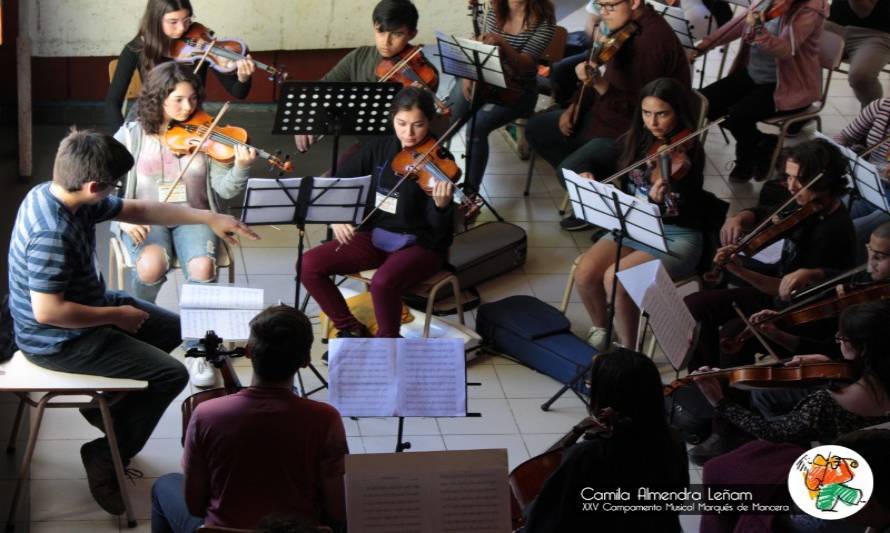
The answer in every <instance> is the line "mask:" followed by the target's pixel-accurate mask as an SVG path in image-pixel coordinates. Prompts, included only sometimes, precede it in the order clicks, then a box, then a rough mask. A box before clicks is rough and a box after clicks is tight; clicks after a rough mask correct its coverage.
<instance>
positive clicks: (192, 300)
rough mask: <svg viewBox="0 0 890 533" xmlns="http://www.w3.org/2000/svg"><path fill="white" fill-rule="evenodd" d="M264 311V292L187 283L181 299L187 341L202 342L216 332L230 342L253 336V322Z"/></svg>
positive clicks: (182, 326)
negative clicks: (201, 339)
mask: <svg viewBox="0 0 890 533" xmlns="http://www.w3.org/2000/svg"><path fill="white" fill-rule="evenodd" d="M262 309H263V289H251V288H249V287H232V286H226V285H217V284H204V283H200V284H199V283H186V284H185V285H183V286H182V293H181V294H180V297H179V322H180V327H181V329H182V338H183V339H200V338H202V337H203V336H204V335H205V334H206V333H207V332H208V331H210V330H213V331H214V332H215V333H216V334H217V335H218V336H219V337H221V338H223V339H225V340H227V341H243V340H247V338H248V337H249V336H250V321H251V319H253V317H255V316H256V315H257V314H259V312H260V311H261V310H262Z"/></svg>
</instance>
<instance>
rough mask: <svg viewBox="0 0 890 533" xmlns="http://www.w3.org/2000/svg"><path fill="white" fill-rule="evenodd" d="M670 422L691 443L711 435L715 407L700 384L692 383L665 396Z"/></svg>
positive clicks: (665, 405) (696, 442) (665, 406)
mask: <svg viewBox="0 0 890 533" xmlns="http://www.w3.org/2000/svg"><path fill="white" fill-rule="evenodd" d="M664 409H665V411H666V412H667V417H668V422H669V423H670V425H671V426H673V427H674V428H676V429H677V431H679V432H680V434H681V435H683V439H684V440H685V441H686V442H688V443H689V444H698V443H700V442H701V441H703V440H705V439H706V438H708V437H709V436H710V435H711V419H712V418H714V408H713V407H712V406H711V404H710V402H708V400H707V399H706V398H705V397H704V395H703V394H702V393H701V391H700V390H699V388H698V386H697V385H695V384H694V383H690V384H689V385H686V386H685V387H680V388H679V389H677V390H675V391H674V393H673V394H671V395H670V396H666V397H665V398H664Z"/></svg>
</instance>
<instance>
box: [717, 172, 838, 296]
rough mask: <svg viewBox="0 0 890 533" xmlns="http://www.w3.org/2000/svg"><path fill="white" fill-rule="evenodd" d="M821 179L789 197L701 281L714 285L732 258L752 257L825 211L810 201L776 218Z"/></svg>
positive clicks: (819, 205) (821, 204) (812, 181)
mask: <svg viewBox="0 0 890 533" xmlns="http://www.w3.org/2000/svg"><path fill="white" fill-rule="evenodd" d="M821 178H822V173H821V172H820V173H819V174H817V175H816V177H815V178H813V179H812V180H810V181H809V182H808V183H807V184H806V185H804V186H803V187H802V188H801V189H800V190H799V191H797V192H796V193H795V194H793V195H792V196H791V198H789V199H788V200H787V201H786V202H785V203H784V204H782V205H781V206H779V208H778V209H776V211H775V212H773V214H772V215H771V216H769V217H767V218H766V220H764V221H763V222H762V223H761V224H760V225H759V226H758V227H757V228H755V229H754V231H752V232H751V233H749V234H748V235H746V236H745V238H743V239H742V240H741V241H739V243H738V244H737V245H736V247H735V250H734V251H733V252H732V254H730V255H729V256H727V257H726V258H724V259H723V260H721V261H719V262H717V261H715V262H714V266H713V268H712V269H711V271H710V272H706V273H705V274H704V275H703V276H702V279H703V280H704V281H705V282H706V283H708V284H710V285H713V284H716V283H717V282H718V281H719V279H720V274H721V272H722V270H723V269H724V268H725V267H726V265H728V264H729V262H730V261H731V260H732V258H733V257H735V256H736V255H738V254H745V255H747V256H749V257H750V256H752V255H754V254H756V253H757V252H759V251H760V250H763V249H764V248H766V247H767V246H769V245H770V244H772V243H774V242H776V241H777V240H779V239H780V238H781V237H782V236H783V235H784V234H785V233H787V232H789V231H791V230H792V229H794V228H795V227H797V226H798V225H800V224H801V223H803V222H804V221H806V220H809V218H810V217H812V216H814V215H817V214H819V213H821V212H822V211H823V210H824V209H825V205H823V203H822V202H820V201H818V200H812V201H810V202H807V203H806V204H805V205H804V206H803V207H800V208H798V209H797V210H795V211H794V212H793V213H791V214H790V215H788V216H786V217H784V218H777V217H778V214H779V213H781V212H782V211H783V210H784V209H785V208H786V207H788V206H789V205H790V204H791V202H793V201H794V200H795V198H797V195H799V194H800V193H802V192H803V191H805V190H806V189H808V188H809V187H810V186H811V185H813V184H814V183H816V182H817V181H818V180H819V179H821Z"/></svg>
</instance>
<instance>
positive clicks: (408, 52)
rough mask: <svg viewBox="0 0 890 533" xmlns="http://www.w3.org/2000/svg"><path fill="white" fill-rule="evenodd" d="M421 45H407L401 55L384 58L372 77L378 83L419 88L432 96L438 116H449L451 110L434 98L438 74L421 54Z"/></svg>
mask: <svg viewBox="0 0 890 533" xmlns="http://www.w3.org/2000/svg"><path fill="white" fill-rule="evenodd" d="M421 50H423V45H417V46H411V45H408V46H407V47H405V49H404V50H402V53H401V54H398V55H395V56H393V57H385V58H383V59H381V60H380V62H379V63H377V66H376V67H375V68H374V75H376V76H377V78H378V80H379V81H382V82H383V81H395V82H398V83H401V84H402V86H403V87H420V88H423V89H426V90H428V91H429V92H430V94H432V95H433V101H434V102H435V103H436V109H437V110H438V112H439V114H440V115H445V116H447V115H450V114H451V108H449V107H448V105H446V104H445V102H443V101H442V100H441V99H439V97H437V96H436V89H438V88H439V74H438V72H436V69H435V67H433V65H431V64H430V62H429V61H427V59H426V57H424V55H423V54H422V53H421Z"/></svg>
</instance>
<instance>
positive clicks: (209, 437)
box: [151, 305, 349, 533]
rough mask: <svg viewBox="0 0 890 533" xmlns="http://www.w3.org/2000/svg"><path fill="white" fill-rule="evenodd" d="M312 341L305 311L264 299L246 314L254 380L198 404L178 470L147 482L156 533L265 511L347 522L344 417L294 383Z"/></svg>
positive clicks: (246, 519) (250, 522) (250, 523)
mask: <svg viewBox="0 0 890 533" xmlns="http://www.w3.org/2000/svg"><path fill="white" fill-rule="evenodd" d="M312 340H313V336H312V325H311V324H310V322H309V319H308V318H306V315H304V314H303V313H302V312H300V311H297V310H296V309H294V308H292V307H288V306H284V305H280V306H277V307H271V308H269V309H266V310H264V311H263V312H262V313H260V314H259V315H257V316H256V317H255V318H254V319H253V320H251V322H250V339H248V341H247V349H246V352H247V357H248V358H249V359H250V362H251V365H252V366H253V379H252V381H251V384H250V386H249V387H247V388H245V389H243V390H241V391H240V392H238V393H237V394H232V395H229V396H224V397H221V398H217V399H214V400H210V401H207V402H204V403H202V404H201V405H199V406H198V408H197V409H195V411H194V413H193V414H192V417H191V420H190V422H189V426H188V430H187V431H186V437H185V451H184V452H183V456H182V467H183V470H184V474H178V473H175V474H167V475H165V476H162V477H161V478H160V479H158V480H157V481H156V482H155V484H154V486H153V487H152V514H151V528H152V531H153V532H170V531H176V532H180V531H183V532H185V531H188V532H190V533H191V532H193V531H194V530H195V529H197V528H198V527H200V526H201V525H208V526H218V527H231V528H253V527H256V526H257V524H258V523H259V521H260V519H261V518H263V517H265V516H268V515H272V514H274V515H278V516H290V517H295V518H297V519H299V520H301V521H303V522H305V523H306V524H309V525H330V526H334V527H335V528H336V527H338V526H340V525H342V524H343V523H344V522H345V517H346V512H345V496H344V489H343V475H344V466H345V455H346V454H347V453H348V452H349V450H348V448H347V444H346V432H345V430H344V428H343V421H342V419H341V418H340V414H339V413H338V412H337V410H336V409H335V408H334V407H332V406H330V405H328V404H325V403H321V402H316V401H313V400H309V399H306V398H302V397H300V396H298V395H297V394H295V393H294V392H293V382H294V374H295V373H296V371H297V369H298V368H304V367H306V366H307V365H308V364H309V359H310V355H309V352H310V348H311V346H312Z"/></svg>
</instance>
